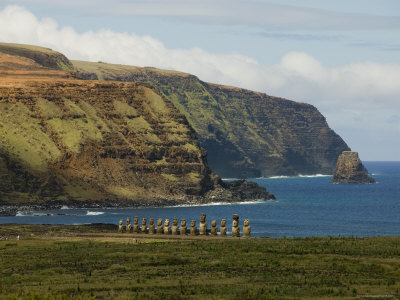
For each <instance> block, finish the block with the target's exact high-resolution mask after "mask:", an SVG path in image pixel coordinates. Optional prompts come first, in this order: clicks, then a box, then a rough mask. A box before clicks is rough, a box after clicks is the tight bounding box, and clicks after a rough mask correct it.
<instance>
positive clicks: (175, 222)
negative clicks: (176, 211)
mask: <svg viewBox="0 0 400 300" xmlns="http://www.w3.org/2000/svg"><path fill="white" fill-rule="evenodd" d="M172 234H173V235H177V234H178V219H172Z"/></svg>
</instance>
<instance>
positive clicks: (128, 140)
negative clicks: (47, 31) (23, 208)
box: [0, 47, 274, 207]
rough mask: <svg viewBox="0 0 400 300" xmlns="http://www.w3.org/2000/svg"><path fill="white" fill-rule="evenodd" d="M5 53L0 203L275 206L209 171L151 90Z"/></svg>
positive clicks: (183, 125) (188, 130) (187, 133)
mask: <svg viewBox="0 0 400 300" xmlns="http://www.w3.org/2000/svg"><path fill="white" fill-rule="evenodd" d="M0 49H1V47H0ZM8 49H9V48H8ZM44 51H45V53H46V51H47V50H44ZM10 52H11V51H6V53H4V52H2V50H0V70H1V71H0V115H1V118H0V140H1V144H0V205H3V206H4V205H19V206H20V205H31V204H34V205H39V206H42V207H53V206H60V205H62V204H68V205H77V206H94V205H107V206H123V205H126V206H128V205H129V206H158V205H166V204H183V203H192V204H193V203H200V202H210V201H216V200H218V201H241V200H250V199H271V198H274V197H273V195H271V194H269V193H268V192H267V191H266V190H265V189H264V188H261V187H259V186H257V185H252V184H250V185H249V184H248V183H247V182H238V183H237V184H236V185H238V186H239V187H237V186H236V185H235V186H233V185H232V184H228V183H224V182H222V181H221V179H220V178H219V177H218V176H217V175H216V174H215V173H212V172H211V170H210V168H209V167H208V164H207V159H206V152H205V151H204V150H203V149H202V148H201V147H200V145H199V142H198V140H197V138H196V133H195V131H194V130H193V129H192V127H191V126H190V125H189V124H188V122H187V120H186V118H185V116H184V115H182V114H181V113H180V112H179V111H178V110H177V109H176V108H175V107H174V105H173V104H172V103H171V102H170V101H169V100H168V99H166V98H165V97H164V96H163V95H161V94H160V93H159V92H158V91H157V90H155V89H154V88H153V87H151V86H150V85H149V84H145V83H131V82H129V83H123V82H104V81H102V82H100V81H83V80H78V79H76V78H74V77H76V74H74V73H71V72H70V71H68V70H64V71H61V70H56V69H54V68H49V67H46V66H45V65H42V64H41V63H38V61H37V60H34V59H33V58H29V57H26V56H19V55H12V54H10ZM17 54H20V53H19V52H17ZM57 59H61V61H63V57H62V56H57ZM55 64H56V65H57V66H59V62H58V60H56V61H55ZM58 69H64V68H61V67H58Z"/></svg>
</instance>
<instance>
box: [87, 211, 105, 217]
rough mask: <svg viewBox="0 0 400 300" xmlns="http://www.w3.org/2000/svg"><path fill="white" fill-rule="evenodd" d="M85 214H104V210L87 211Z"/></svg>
mask: <svg viewBox="0 0 400 300" xmlns="http://www.w3.org/2000/svg"><path fill="white" fill-rule="evenodd" d="M86 215H87V216H99V215H104V211H89V210H88V211H87V212H86Z"/></svg>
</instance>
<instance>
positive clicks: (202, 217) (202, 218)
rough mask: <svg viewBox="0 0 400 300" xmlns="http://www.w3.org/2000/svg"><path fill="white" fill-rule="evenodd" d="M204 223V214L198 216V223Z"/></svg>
mask: <svg viewBox="0 0 400 300" xmlns="http://www.w3.org/2000/svg"><path fill="white" fill-rule="evenodd" d="M205 221H206V214H204V213H203V214H201V216H200V223H204V222H205Z"/></svg>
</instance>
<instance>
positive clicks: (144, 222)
mask: <svg viewBox="0 0 400 300" xmlns="http://www.w3.org/2000/svg"><path fill="white" fill-rule="evenodd" d="M140 231H141V233H147V220H146V218H143V219H142V227H140Z"/></svg>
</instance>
